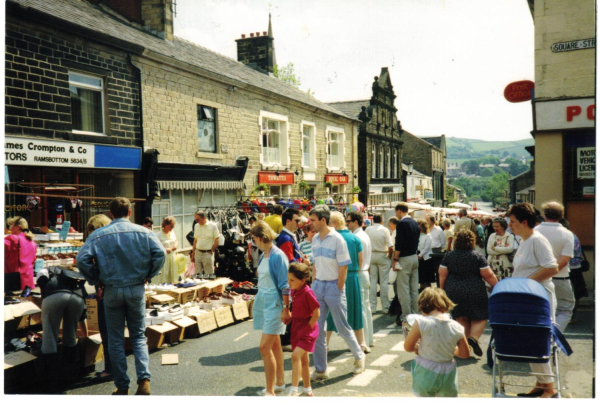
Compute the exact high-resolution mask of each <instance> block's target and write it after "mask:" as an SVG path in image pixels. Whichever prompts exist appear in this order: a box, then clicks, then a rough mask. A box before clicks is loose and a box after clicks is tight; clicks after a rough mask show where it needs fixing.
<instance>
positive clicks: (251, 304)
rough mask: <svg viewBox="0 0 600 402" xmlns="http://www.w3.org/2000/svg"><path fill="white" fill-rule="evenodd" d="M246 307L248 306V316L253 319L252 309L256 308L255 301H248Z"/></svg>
mask: <svg viewBox="0 0 600 402" xmlns="http://www.w3.org/2000/svg"><path fill="white" fill-rule="evenodd" d="M246 305H248V315H249V316H250V318H252V317H253V314H252V308H253V307H254V299H252V300H246Z"/></svg>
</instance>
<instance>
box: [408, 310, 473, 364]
mask: <svg viewBox="0 0 600 402" xmlns="http://www.w3.org/2000/svg"><path fill="white" fill-rule="evenodd" d="M415 320H416V321H417V322H418V324H419V331H420V332H421V340H420V342H419V356H422V357H424V358H425V359H427V360H430V361H432V362H450V361H452V360H453V359H454V350H455V348H456V345H457V344H458V341H460V340H461V339H462V338H463V337H464V336H465V329H464V327H463V326H462V325H460V324H459V323H457V322H456V321H454V320H452V319H450V318H449V317H448V315H447V314H444V315H443V316H442V317H440V318H438V317H433V316H427V317H424V316H422V315H416V314H415Z"/></svg>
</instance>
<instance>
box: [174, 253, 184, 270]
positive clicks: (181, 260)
mask: <svg viewBox="0 0 600 402" xmlns="http://www.w3.org/2000/svg"><path fill="white" fill-rule="evenodd" d="M175 264H177V273H178V274H179V275H182V274H183V273H184V272H185V257H184V256H183V255H181V254H178V255H177V257H175Z"/></svg>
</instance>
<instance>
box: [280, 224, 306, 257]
mask: <svg viewBox="0 0 600 402" xmlns="http://www.w3.org/2000/svg"><path fill="white" fill-rule="evenodd" d="M287 242H290V243H292V247H293V253H294V259H293V260H292V261H290V262H302V257H301V256H300V249H299V248H298V242H296V238H295V237H294V236H292V235H291V234H289V233H288V232H286V231H285V230H282V231H281V233H279V236H277V239H275V245H276V246H277V248H281V246H282V245H283V244H284V243H287ZM284 254H285V252H284ZM286 258H287V255H286ZM288 259H289V258H288Z"/></svg>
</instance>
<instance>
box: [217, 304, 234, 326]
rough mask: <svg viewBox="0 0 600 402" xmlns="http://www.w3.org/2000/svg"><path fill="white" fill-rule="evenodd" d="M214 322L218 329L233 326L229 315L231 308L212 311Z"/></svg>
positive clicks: (226, 307)
mask: <svg viewBox="0 0 600 402" xmlns="http://www.w3.org/2000/svg"><path fill="white" fill-rule="evenodd" d="M214 313H215V320H216V321H217V325H218V326H219V328H222V327H224V326H226V325H229V324H233V314H231V306H222V307H219V308H218V309H216V310H215V311H214Z"/></svg>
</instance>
